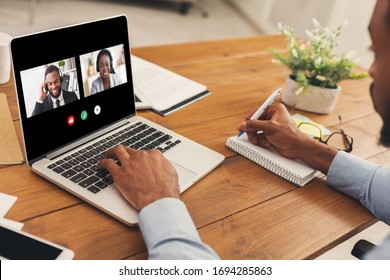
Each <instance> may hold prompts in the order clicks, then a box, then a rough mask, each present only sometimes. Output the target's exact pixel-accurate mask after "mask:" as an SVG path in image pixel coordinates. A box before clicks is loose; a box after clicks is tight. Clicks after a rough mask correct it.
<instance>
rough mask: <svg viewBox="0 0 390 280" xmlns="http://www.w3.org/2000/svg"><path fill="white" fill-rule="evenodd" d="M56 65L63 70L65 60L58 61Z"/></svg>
mask: <svg viewBox="0 0 390 280" xmlns="http://www.w3.org/2000/svg"><path fill="white" fill-rule="evenodd" d="M58 66H59V67H61V70H62V72H63V71H64V67H65V60H60V61H58Z"/></svg>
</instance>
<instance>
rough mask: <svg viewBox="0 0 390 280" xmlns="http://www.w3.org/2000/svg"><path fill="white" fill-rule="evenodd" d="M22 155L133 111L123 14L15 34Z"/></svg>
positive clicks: (39, 153)
mask: <svg viewBox="0 0 390 280" xmlns="http://www.w3.org/2000/svg"><path fill="white" fill-rule="evenodd" d="M11 53H12V61H13V68H14V77H15V86H16V90H17V95H18V102H19V110H20V117H21V123H22V128H23V134H24V141H25V147H26V154H27V159H28V161H29V162H31V161H35V160H37V159H39V158H41V157H43V156H44V155H45V154H47V153H49V152H52V151H54V150H56V149H57V148H60V147H63V146H65V145H66V144H69V143H72V142H74V141H76V140H79V139H81V138H82V137H84V136H86V135H88V134H91V133H93V132H95V131H97V130H99V129H101V128H104V127H107V126H109V125H111V124H113V123H115V122H118V121H120V120H122V119H124V118H126V117H129V116H131V115H134V114H135V103H134V93H133V84H132V78H131V63H130V47H129V37H128V27H127V19H126V17H125V16H119V17H113V18H108V19H103V20H99V21H93V22H88V23H84V24H80V25H73V26H68V27H64V28H59V29H54V30H50V31H45V32H41V33H35V34H30V35H26V36H21V37H17V38H14V39H13V40H12V42H11Z"/></svg>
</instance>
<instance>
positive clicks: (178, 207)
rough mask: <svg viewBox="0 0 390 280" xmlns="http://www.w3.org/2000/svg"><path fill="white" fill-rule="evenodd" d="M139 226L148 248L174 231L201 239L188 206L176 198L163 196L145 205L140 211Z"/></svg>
mask: <svg viewBox="0 0 390 280" xmlns="http://www.w3.org/2000/svg"><path fill="white" fill-rule="evenodd" d="M139 226H140V229H141V231H142V235H143V236H144V240H145V242H146V245H147V247H148V248H152V247H154V246H155V245H156V244H157V243H159V242H160V241H161V240H164V239H167V238H169V237H170V236H171V235H172V232H174V233H175V234H177V235H182V236H186V237H188V238H191V239H195V240H200V237H199V234H198V231H197V230H196V227H195V225H194V223H193V221H192V219H191V216H190V214H189V213H188V210H187V207H186V206H185V204H184V203H183V202H182V201H181V200H179V199H176V198H163V199H160V200H157V201H155V202H153V203H151V204H149V205H147V206H146V207H144V208H143V209H142V210H141V212H140V213H139ZM156 229H157V230H156Z"/></svg>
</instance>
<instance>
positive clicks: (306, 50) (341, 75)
mask: <svg viewBox="0 0 390 280" xmlns="http://www.w3.org/2000/svg"><path fill="white" fill-rule="evenodd" d="M313 24H314V29H313V30H311V31H309V30H306V36H307V37H308V40H307V41H304V40H301V39H299V38H298V37H297V36H296V35H295V33H294V29H293V28H292V27H290V26H285V25H282V24H280V23H279V25H278V28H279V30H280V32H281V34H283V35H284V36H285V37H286V39H287V42H288V51H287V52H279V51H277V50H275V49H272V48H271V52H272V54H273V56H274V59H273V62H275V63H281V64H284V65H285V66H287V67H288V68H289V69H290V70H291V74H290V75H289V77H288V78H287V81H286V87H285V90H284V92H283V95H282V101H283V102H284V103H285V104H286V105H289V106H294V107H295V108H297V109H302V110H306V111H310V112H315V113H322V114H327V113H330V112H332V111H333V109H334V106H335V104H336V101H337V99H338V96H339V94H340V91H341V88H340V86H339V85H338V83H339V82H340V81H342V80H346V79H361V78H364V77H367V73H355V72H353V68H354V66H355V64H356V62H357V60H356V59H354V55H355V52H354V51H350V52H348V53H346V54H343V55H337V54H336V48H337V47H338V42H337V38H338V37H339V35H340V33H341V30H342V28H343V26H344V25H345V23H344V24H340V25H339V26H338V27H337V28H336V29H335V30H334V31H330V30H329V29H328V28H324V27H322V26H321V25H320V23H319V22H318V21H317V20H316V19H313Z"/></svg>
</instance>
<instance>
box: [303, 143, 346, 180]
mask: <svg viewBox="0 0 390 280" xmlns="http://www.w3.org/2000/svg"><path fill="white" fill-rule="evenodd" d="M295 152H296V158H297V159H299V160H301V161H303V162H305V163H307V164H308V165H309V166H311V167H313V168H314V169H316V170H319V171H321V172H322V173H324V174H325V175H326V174H328V171H329V167H330V165H331V164H332V161H333V159H334V158H335V156H336V154H337V152H338V151H337V150H336V149H334V148H332V147H329V146H328V145H325V144H323V143H321V142H319V141H318V140H316V139H312V138H309V137H302V138H301V139H299V141H297V145H296V149H295Z"/></svg>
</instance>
